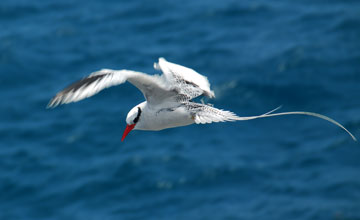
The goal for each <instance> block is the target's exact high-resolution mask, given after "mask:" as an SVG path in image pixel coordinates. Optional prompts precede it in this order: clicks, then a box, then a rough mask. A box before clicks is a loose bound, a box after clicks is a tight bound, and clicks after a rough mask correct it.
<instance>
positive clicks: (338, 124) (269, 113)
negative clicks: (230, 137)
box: [236, 106, 357, 141]
mask: <svg viewBox="0 0 360 220" xmlns="http://www.w3.org/2000/svg"><path fill="white" fill-rule="evenodd" d="M280 108H281V106H279V107H277V108H276V109H274V110H271V111H270V112H267V113H265V114H262V115H257V116H248V117H238V118H237V119H236V120H239V121H242V120H243V121H246V120H253V119H258V118H267V117H274V116H281V115H309V116H313V117H317V118H321V119H323V120H326V121H328V122H330V123H332V124H334V125H336V126H338V127H340V128H342V129H343V130H344V131H346V132H347V133H348V134H349V135H350V136H351V138H352V139H353V140H354V141H357V139H356V138H355V136H354V135H353V134H352V133H351V132H350V131H348V130H347V129H346V128H345V127H344V126H343V125H342V124H340V123H339V122H337V121H335V120H334V119H331V118H329V117H327V116H325V115H321V114H318V113H314V112H302V111H296V112H279V113H273V112H274V111H276V110H278V109H280Z"/></svg>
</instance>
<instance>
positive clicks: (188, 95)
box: [154, 58, 215, 100]
mask: <svg viewBox="0 0 360 220" xmlns="http://www.w3.org/2000/svg"><path fill="white" fill-rule="evenodd" d="M154 68H155V69H158V70H161V71H162V72H163V74H164V78H165V79H166V81H167V82H168V83H169V84H170V85H171V86H172V87H173V88H174V89H175V90H176V91H177V92H178V93H179V95H180V96H183V97H184V98H185V100H191V99H193V98H196V97H198V96H200V95H205V96H208V97H210V98H214V97H215V94H214V92H213V91H212V90H210V83H209V81H208V80H207V78H206V77H205V76H203V75H200V74H199V73H197V72H195V71H194V70H193V69H190V68H187V67H184V66H181V65H178V64H175V63H170V62H168V61H166V60H165V59H164V58H159V62H158V63H155V64H154Z"/></svg>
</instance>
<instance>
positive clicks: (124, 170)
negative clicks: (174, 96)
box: [0, 0, 360, 220]
mask: <svg viewBox="0 0 360 220" xmlns="http://www.w3.org/2000/svg"><path fill="white" fill-rule="evenodd" d="M0 27H1V31H0V51H1V53H0V74H1V80H0V98H1V100H2V104H1V107H0V121H1V123H0V140H1V142H0V219H229V220H230V219H270V220H271V219H274V220H278V219H286V220H288V219H336V220H345V219H347V220H350V219H351V220H354V219H360V146H359V144H358V143H356V142H353V141H352V140H351V138H350V137H349V136H348V135H347V134H346V133H345V132H344V131H342V130H341V129H339V128H337V127H336V126H334V125H332V124H330V123H328V122H325V121H322V120H319V119H316V118H311V117H304V116H283V117H277V118H267V119H259V120H254V121H244V122H236V123H216V124H209V125H191V126H187V127H181V128H174V129H168V130H163V131H159V132H145V131H133V132H131V133H130V134H129V135H128V137H127V138H126V139H125V141H124V142H121V135H122V132H123V129H124V128H125V118H126V114H127V112H128V111H129V110H130V109H131V108H132V107H133V106H134V105H136V104H138V103H140V102H142V101H143V97H142V94H141V93H140V92H139V91H138V90H137V89H136V88H134V87H132V86H131V85H130V84H125V85H122V86H118V87H113V88H109V89H107V90H105V91H103V92H101V93H100V94H98V95H96V96H94V97H91V98H89V99H87V100H84V101H81V102H78V103H74V104H69V105H65V106H61V107H58V108H56V109H52V110H48V109H46V108H45V107H46V105H47V103H48V101H49V100H50V98H51V97H52V96H53V95H55V94H56V92H58V91H59V90H61V89H63V88H64V87H65V86H67V85H68V84H70V83H72V82H73V81H76V80H78V79H81V78H82V77H84V76H86V75H88V74H89V73H91V72H93V71H96V70H99V69H101V68H113V69H132V70H137V71H143V72H148V73H151V74H153V73H155V72H156V71H155V70H153V68H152V64H153V62H155V61H157V59H158V57H165V58H166V59H167V60H169V61H171V62H175V63H179V64H181V65H184V66H188V67H191V68H193V69H195V70H197V71H198V72H200V73H201V74H204V75H206V76H207V77H208V78H209V80H210V82H211V83H212V88H213V89H214V90H215V93H216V95H217V98H216V99H214V100H209V101H210V102H211V103H213V104H214V105H215V107H218V108H222V109H226V110H231V111H233V112H236V113H237V114H238V115H240V116H248V115H257V114H262V113H264V112H267V111H269V110H271V109H273V108H275V107H277V106H279V105H282V106H283V108H282V109H281V110H282V111H312V112H318V113H321V114H325V115H327V116H329V117H332V118H334V119H336V120H338V121H339V122H340V123H342V124H344V126H345V127H347V128H348V129H349V130H350V131H351V132H353V133H354V134H355V136H357V137H358V138H360V130H359V127H360V102H359V94H360V86H359V84H360V40H359V36H360V28H359V27H360V2H359V1H357V0H349V1H342V0H326V1H325V0H311V1H309V0H304V1H293V0H280V1H265V0H255V1H251V0H244V1H235V0H223V1H214V0H206V1H205V0H199V1H189V0H184V1H170V0H162V1H159V0H152V1H149V0H142V1H129V0H124V1H106V2H101V1H93V0H90V1H84V0H79V1H69V0H63V1H23V0H2V1H1V3H0Z"/></svg>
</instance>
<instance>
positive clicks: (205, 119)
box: [48, 58, 356, 140]
mask: <svg viewBox="0 0 360 220" xmlns="http://www.w3.org/2000/svg"><path fill="white" fill-rule="evenodd" d="M154 68H155V69H157V70H160V71H162V73H163V74H162V75H148V74H145V73H141V72H135V71H131V70H110V69H102V70H100V71H97V72H94V73H92V74H90V75H89V76H88V77H85V78H83V79H82V80H80V81H77V82H75V83H73V84H72V85H70V86H68V87H67V88H65V89H64V90H62V91H61V92H59V93H57V94H56V96H55V97H54V98H53V99H51V101H50V102H49V104H48V107H55V106H57V105H59V104H66V103H70V102H77V101H80V100H82V99H84V98H87V97H90V96H93V95H95V94H97V93H98V92H100V91H101V90H103V89H105V88H108V87H110V86H115V85H119V84H122V83H124V82H126V81H128V82H130V83H131V84H133V85H134V86H136V87H137V88H138V89H139V90H140V91H141V92H142V93H143V94H144V97H145V99H146V101H144V102H142V103H140V104H138V105H136V106H135V107H134V108H132V109H131V110H130V111H129V113H128V115H127V118H126V123H127V127H126V129H125V132H124V134H123V138H122V140H124V138H125V137H126V135H127V134H128V133H129V132H130V131H131V130H133V129H135V130H136V129H137V130H152V131H158V130H162V129H166V128H172V127H179V126H186V125H190V124H193V123H196V124H205V123H212V122H224V121H236V120H251V119H256V118H263V117H272V116H279V115H291V114H301V115H310V116H315V117H318V118H322V119H325V120H327V121H330V122H331V123H333V124H336V125H337V126H339V127H341V128H342V129H344V130H345V131H346V132H348V133H349V134H350V135H351V137H352V138H353V139H354V140H356V139H355V137H354V136H353V135H352V134H351V133H350V132H349V131H348V130H347V129H346V128H344V127H343V126H342V125H341V124H339V123H338V122H336V121H334V120H333V119H331V118H328V117H326V116H323V115H320V114H317V113H312V112H281V113H272V112H273V111H275V110H277V109H275V110H273V111H271V112H268V113H265V114H263V115H258V116H250V117H239V116H237V115H236V114H234V113H232V112H230V111H224V110H220V109H217V108H214V107H212V106H210V105H206V104H201V103H196V102H193V101H192V100H193V99H194V98H196V97H198V96H202V95H203V96H207V97H209V98H214V97H215V94H214V92H213V91H212V90H211V89H210V83H209V81H208V80H207V78H206V77H205V76H203V75H200V74H199V73H197V72H195V71H194V70H193V69H190V68H187V67H184V66H181V65H178V64H174V63H170V62H168V61H166V60H165V59H164V58H159V62H158V63H155V64H154Z"/></svg>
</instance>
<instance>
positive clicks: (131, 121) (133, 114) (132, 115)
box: [121, 105, 142, 141]
mask: <svg viewBox="0 0 360 220" xmlns="http://www.w3.org/2000/svg"><path fill="white" fill-rule="evenodd" d="M141 113H142V109H141V107H140V106H139V105H137V106H135V107H134V108H132V109H131V110H130V111H129V113H128V115H127V117H126V128H125V131H124V133H123V136H122V138H121V141H124V139H125V137H126V135H128V134H129V132H130V131H131V130H132V129H134V128H135V126H136V124H137V123H138V122H139V120H140V117H141Z"/></svg>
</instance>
